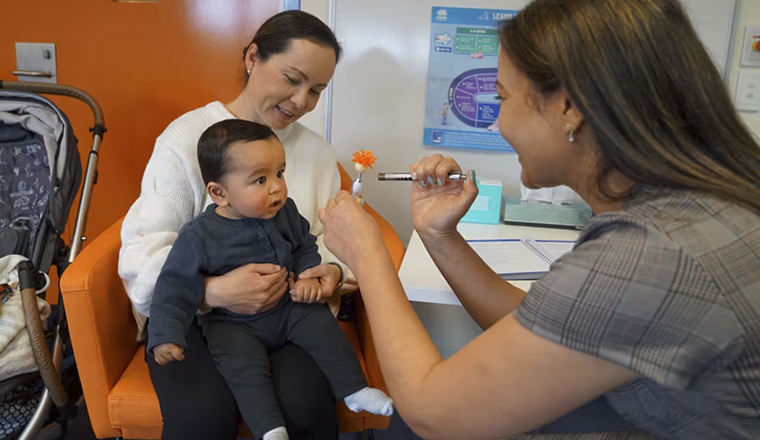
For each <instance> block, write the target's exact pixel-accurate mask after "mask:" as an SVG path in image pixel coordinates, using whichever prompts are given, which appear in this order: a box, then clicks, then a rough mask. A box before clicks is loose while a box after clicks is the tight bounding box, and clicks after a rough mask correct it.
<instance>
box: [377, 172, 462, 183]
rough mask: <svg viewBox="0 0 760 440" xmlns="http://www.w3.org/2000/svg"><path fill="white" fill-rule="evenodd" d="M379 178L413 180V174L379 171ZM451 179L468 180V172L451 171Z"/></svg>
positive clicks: (382, 179)
mask: <svg viewBox="0 0 760 440" xmlns="http://www.w3.org/2000/svg"><path fill="white" fill-rule="evenodd" d="M377 180H380V181H389V180H393V181H404V180H407V181H411V180H412V175H411V174H409V173H377ZM449 180H461V181H465V180H467V174H463V173H449Z"/></svg>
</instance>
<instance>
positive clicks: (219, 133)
mask: <svg viewBox="0 0 760 440" xmlns="http://www.w3.org/2000/svg"><path fill="white" fill-rule="evenodd" d="M273 137H274V138H277V135H275V134H274V132H273V131H272V129H271V128H269V127H267V126H266V125H261V124H258V123H256V122H251V121H246V120H243V119H226V120H224V121H220V122H217V123H216V124H214V125H212V126H210V127H209V128H207V129H206V131H204V132H203V134H202V135H201V138H200V139H199V140H198V164H199V165H200V167H201V176H203V183H205V184H206V185H208V183H209V182H220V181H221V180H222V178H223V177H224V176H225V175H226V174H227V173H228V172H229V171H230V167H231V164H230V157H229V154H228V153H227V152H228V150H229V148H230V147H231V146H232V145H234V144H236V143H238V142H255V141H263V140H267V139H270V138H273Z"/></svg>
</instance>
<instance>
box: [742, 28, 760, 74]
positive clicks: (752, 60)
mask: <svg viewBox="0 0 760 440" xmlns="http://www.w3.org/2000/svg"><path fill="white" fill-rule="evenodd" d="M740 65H741V66H742V67H760V26H747V27H746V28H745V30H744V41H743V42H742V59H741V62H740Z"/></svg>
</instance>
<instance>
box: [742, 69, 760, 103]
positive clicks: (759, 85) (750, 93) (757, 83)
mask: <svg viewBox="0 0 760 440" xmlns="http://www.w3.org/2000/svg"><path fill="white" fill-rule="evenodd" d="M736 108H737V109H738V110H743V111H750V112H756V111H760V72H742V71H739V80H738V81H736Z"/></svg>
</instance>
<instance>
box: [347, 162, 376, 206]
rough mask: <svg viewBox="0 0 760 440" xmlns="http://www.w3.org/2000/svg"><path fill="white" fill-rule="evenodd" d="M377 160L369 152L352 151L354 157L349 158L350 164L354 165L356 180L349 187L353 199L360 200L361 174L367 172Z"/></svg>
mask: <svg viewBox="0 0 760 440" xmlns="http://www.w3.org/2000/svg"><path fill="white" fill-rule="evenodd" d="M376 160H377V158H376V157H375V155H374V154H372V152H371V151H364V150H360V151H354V157H353V158H351V162H353V163H354V169H355V170H356V172H357V173H359V174H358V175H357V176H356V179H355V180H354V183H353V185H351V195H352V196H354V198H361V195H362V173H364V172H365V171H367V168H372V166H373V165H374V164H375V161H376Z"/></svg>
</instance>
